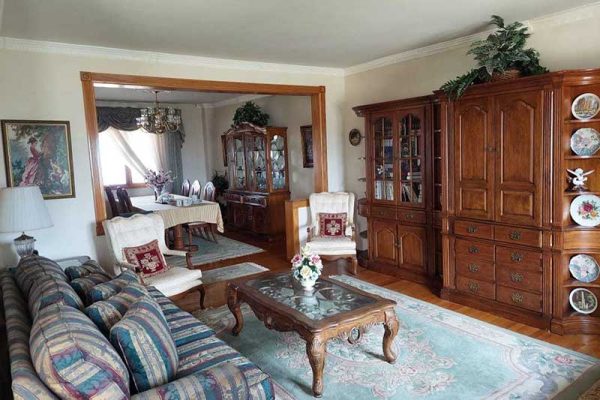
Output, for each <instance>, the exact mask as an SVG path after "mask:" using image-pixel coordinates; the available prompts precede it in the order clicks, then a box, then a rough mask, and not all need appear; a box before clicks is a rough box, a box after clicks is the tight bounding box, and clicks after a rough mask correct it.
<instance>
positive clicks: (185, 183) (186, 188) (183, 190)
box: [181, 179, 190, 196]
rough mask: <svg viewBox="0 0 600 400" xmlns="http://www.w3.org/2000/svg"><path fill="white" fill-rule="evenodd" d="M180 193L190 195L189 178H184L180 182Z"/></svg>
mask: <svg viewBox="0 0 600 400" xmlns="http://www.w3.org/2000/svg"><path fill="white" fill-rule="evenodd" d="M181 195H182V196H189V195H190V180H189V179H186V180H185V181H183V183H182V184H181Z"/></svg>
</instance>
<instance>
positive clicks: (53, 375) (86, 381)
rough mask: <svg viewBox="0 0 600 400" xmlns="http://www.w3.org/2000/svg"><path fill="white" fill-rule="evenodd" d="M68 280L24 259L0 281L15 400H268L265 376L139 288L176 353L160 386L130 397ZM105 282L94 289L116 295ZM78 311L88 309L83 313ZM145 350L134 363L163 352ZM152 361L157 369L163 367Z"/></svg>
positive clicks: (116, 362)
mask: <svg viewBox="0 0 600 400" xmlns="http://www.w3.org/2000/svg"><path fill="white" fill-rule="evenodd" d="M99 275H101V274H99ZM69 278H70V277H68V276H67V275H66V274H65V272H64V271H63V270H62V269H61V268H60V266H58V264H56V263H55V262H53V261H51V260H49V259H46V258H43V257H39V256H31V257H27V258H25V259H23V260H21V262H20V263H19V266H17V267H16V268H15V269H14V270H9V271H4V272H2V273H1V275H0V284H1V288H2V296H3V303H4V312H5V316H6V328H7V336H8V347H9V356H10V368H11V376H12V392H13V396H14V398H15V399H27V400H31V399H57V398H81V399H83V398H86V399H120V398H132V399H225V398H228V399H229V398H231V399H261V400H262V399H273V398H274V394H273V385H272V382H271V380H270V378H269V376H268V375H266V374H265V373H263V372H262V371H261V370H260V369H259V368H258V367H257V366H256V365H254V364H253V363H252V362H251V361H249V360H248V359H247V358H245V357H244V356H242V355H241V354H240V353H238V352H237V351H236V350H234V349H232V348H231V347H229V346H228V345H227V344H225V343H224V342H223V341H221V340H220V339H218V338H217V337H216V336H215V333H214V331H212V330H211V329H210V328H208V327H207V326H206V325H204V324H202V323H201V322H199V321H198V320H197V319H195V318H194V317H193V316H192V315H191V314H189V313H187V312H185V311H183V310H181V309H180V308H178V307H177V306H176V305H175V304H174V303H173V302H171V301H170V300H169V299H168V298H167V297H165V296H163V295H162V293H160V292H159V291H158V290H156V289H155V288H153V287H146V288H144V287H143V286H141V285H139V284H138V287H141V289H139V290H143V291H144V292H145V295H144V298H145V299H146V303H153V304H155V305H157V306H156V309H157V313H158V314H160V315H158V316H157V317H158V318H160V319H161V320H163V321H166V322H165V327H168V328H167V329H166V331H167V332H168V333H167V335H168V336H170V337H169V338H167V339H166V340H168V341H169V342H170V343H171V347H172V348H173V350H174V351H175V352H176V354H174V355H173V356H174V358H175V360H176V362H177V364H176V365H175V368H174V369H173V371H171V376H170V379H169V380H168V381H166V382H163V383H162V384H160V385H156V386H152V385H151V383H152V382H153V381H155V379H154V378H155V377H150V378H153V379H154V380H153V379H150V380H146V381H145V384H146V389H145V390H143V391H141V390H139V391H138V390H136V388H139V387H142V386H140V385H138V384H135V381H136V380H137V379H138V376H135V371H133V370H132V368H131V367H132V365H131V364H130V363H128V361H127V360H125V357H123V354H122V350H123V349H122V348H121V349H116V348H115V346H114V344H111V343H113V342H112V340H113V337H112V332H111V336H110V338H108V337H107V336H106V331H105V332H104V333H103V332H102V331H101V330H100V329H99V328H98V327H97V326H96V324H94V323H93V322H92V319H90V317H88V315H86V312H88V311H89V310H87V309H89V308H90V307H91V306H92V305H93V304H96V303H91V302H90V301H89V299H82V298H81V296H80V295H78V294H77V293H76V292H75V291H74V290H73V289H72V286H71V285H70V279H69ZM110 279H111V277H107V278H106V280H110ZM92 280H93V279H92ZM121 281H123V279H121ZM111 282H117V280H112V281H110V282H104V283H101V284H100V285H103V286H102V287H103V290H107V289H108V290H109V291H111V290H112V291H113V292H115V293H116V292H118V289H119V288H117V287H116V286H115V284H113V283H111ZM94 284H97V282H94ZM90 287H91V286H90ZM96 287H97V288H100V286H96ZM120 289H122V291H123V293H124V292H125V291H126V290H125V289H123V287H121V288H120ZM97 292H98V291H97ZM113 295H114V293H113ZM86 303H87V306H88V307H84V306H83V305H84V304H86ZM98 304H99V303H98ZM136 304H137V303H136ZM136 311H137V309H134V307H133V306H131V307H130V308H129V311H123V313H125V314H124V315H123V316H122V319H121V322H122V321H123V320H125V319H126V317H128V316H129V314H130V313H131V312H136ZM88 314H89V313H88ZM89 315H91V314H89ZM134 317H135V316H134ZM142 322H143V321H142ZM116 323H117V324H119V322H116ZM115 327H116V325H115ZM121 330H123V328H121ZM134 333H135V332H134ZM136 334H137V333H136ZM169 334H170V335H169ZM109 339H110V340H111V341H109ZM153 339H156V338H153ZM30 343H31V348H30ZM150 346H152V343H150V344H147V343H144V346H142V347H143V348H142V349H141V355H140V360H137V361H138V362H140V363H141V362H143V361H144V360H142V358H144V357H148V354H158V355H159V356H160V355H162V354H163V353H164V348H163V347H166V345H165V346H163V344H162V343H161V342H160V341H158V349H156V348H155V349H154V350H157V351H158V352H156V353H152V351H151V350H149V348H148V347H150ZM132 349H133V350H135V349H134V348H133V347H132V348H130V349H129V350H132ZM119 350H120V351H121V354H120V353H119ZM153 361H154V363H153V364H154V368H157V369H158V368H160V367H162V366H163V364H166V363H167V361H165V362H164V363H163V362H162V361H161V360H156V359H155V360H153ZM156 361H158V362H156ZM151 364H152V363H151ZM133 367H135V365H133ZM150 367H151V368H153V367H152V366H150ZM152 372H153V373H154V371H152ZM138 382H139V381H138ZM149 383H150V386H148V384H149Z"/></svg>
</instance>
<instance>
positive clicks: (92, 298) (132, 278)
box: [85, 270, 141, 304]
mask: <svg viewBox="0 0 600 400" xmlns="http://www.w3.org/2000/svg"><path fill="white" fill-rule="evenodd" d="M132 282H135V283H141V281H140V278H139V276H137V275H136V273H135V272H133V271H130V270H126V271H123V272H121V273H120V274H119V275H118V276H117V277H116V278H115V279H113V280H111V281H108V282H104V283H101V284H99V285H96V286H94V287H93V288H91V289H90V290H88V291H87V293H86V294H85V299H86V304H92V303H95V302H97V301H101V300H106V299H108V298H109V297H111V296H114V295H115V294H117V293H119V292H120V291H121V290H122V289H123V288H124V287H125V286H127V285H129V284H130V283H132Z"/></svg>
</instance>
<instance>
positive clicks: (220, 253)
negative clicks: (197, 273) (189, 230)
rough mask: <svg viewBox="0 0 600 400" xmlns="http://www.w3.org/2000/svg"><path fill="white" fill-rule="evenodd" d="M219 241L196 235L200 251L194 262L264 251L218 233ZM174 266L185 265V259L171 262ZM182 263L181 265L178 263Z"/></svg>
mask: <svg viewBox="0 0 600 400" xmlns="http://www.w3.org/2000/svg"><path fill="white" fill-rule="evenodd" d="M216 236H217V240H218V243H215V242H211V241H210V240H206V239H202V238H199V237H196V236H194V238H193V241H194V244H195V245H196V246H198V251H197V252H195V253H194V255H193V256H192V264H194V265H203V264H208V263H212V262H216V261H222V260H228V259H230V258H237V257H243V256H248V255H250V254H256V253H262V252H263V251H264V250H263V249H261V248H259V247H256V246H252V245H249V244H246V243H242V242H238V241H237V240H233V239H229V238H227V237H225V236H221V235H216ZM171 263H172V264H173V266H176V267H185V266H186V265H185V260H184V259H180V260H179V261H178V262H171ZM178 264H180V265H178Z"/></svg>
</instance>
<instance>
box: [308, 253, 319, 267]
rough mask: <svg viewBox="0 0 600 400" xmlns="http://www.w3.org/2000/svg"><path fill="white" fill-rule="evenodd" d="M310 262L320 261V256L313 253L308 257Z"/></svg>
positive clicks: (316, 262)
mask: <svg viewBox="0 0 600 400" xmlns="http://www.w3.org/2000/svg"><path fill="white" fill-rule="evenodd" d="M310 262H311V263H313V264H315V265H317V264H318V263H320V262H321V257H319V256H317V255H313V256H311V257H310Z"/></svg>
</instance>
